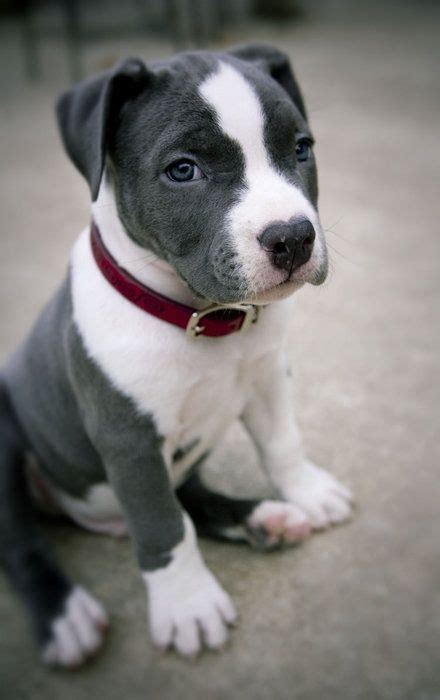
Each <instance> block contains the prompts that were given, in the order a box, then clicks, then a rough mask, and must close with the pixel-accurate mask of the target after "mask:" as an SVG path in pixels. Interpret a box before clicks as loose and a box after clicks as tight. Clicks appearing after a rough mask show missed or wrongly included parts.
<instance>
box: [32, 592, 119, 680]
mask: <svg viewBox="0 0 440 700" xmlns="http://www.w3.org/2000/svg"><path fill="white" fill-rule="evenodd" d="M107 626H108V620H107V615H106V613H105V611H104V609H103V607H102V606H101V604H100V603H98V601H97V600H95V599H94V598H92V596H91V595H90V594H89V593H87V592H86V591H85V590H84V589H83V588H81V587H79V586H75V588H73V590H72V591H71V593H70V594H69V596H68V598H67V600H66V603H65V610H64V612H63V614H62V615H59V616H58V617H57V618H56V619H55V620H54V621H53V622H52V624H51V638H50V639H49V641H48V642H47V643H46V645H45V646H44V648H43V652H42V659H43V661H44V663H46V664H48V665H50V666H62V667H64V668H76V667H77V666H80V665H81V664H82V663H84V662H85V661H86V660H87V659H88V658H89V657H91V656H94V654H96V652H97V651H98V649H99V648H100V647H101V645H102V643H103V639H104V632H105V630H106V628H107Z"/></svg>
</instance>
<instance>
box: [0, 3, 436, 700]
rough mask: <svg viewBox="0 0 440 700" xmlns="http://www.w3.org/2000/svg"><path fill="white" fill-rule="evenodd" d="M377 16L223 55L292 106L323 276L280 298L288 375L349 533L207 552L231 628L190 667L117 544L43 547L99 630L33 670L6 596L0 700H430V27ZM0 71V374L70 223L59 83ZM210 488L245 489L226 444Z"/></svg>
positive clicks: (317, 24) (257, 35) (417, 12)
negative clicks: (316, 214) (221, 645)
mask: <svg viewBox="0 0 440 700" xmlns="http://www.w3.org/2000/svg"><path fill="white" fill-rule="evenodd" d="M381 5H382V9H380V5H378V6H376V5H375V4H371V3H370V4H369V5H368V6H367V7H366V9H365V10H363V9H362V8H363V4H362V5H361V4H359V3H358V4H357V5H356V12H354V10H353V11H352V12H349V13H348V14H346V13H344V12H342V11H339V12H338V10H337V7H338V6H339V5H338V4H337V3H332V7H333V12H330V11H329V12H327V14H319V15H317V14H313V13H312V14H311V15H310V17H309V18H308V19H307V18H306V19H304V21H303V22H302V23H301V24H298V25H295V26H293V27H290V26H289V25H283V26H282V27H278V28H277V27H274V26H270V27H269V26H266V27H265V26H261V25H256V26H253V27H247V28H243V29H241V30H239V31H238V30H237V31H235V32H234V33H232V32H230V33H229V34H228V35H227V36H225V37H224V43H225V44H226V43H236V42H238V41H243V40H251V39H262V38H264V39H266V40H270V41H272V42H274V43H276V44H277V45H278V46H279V47H281V48H283V49H285V50H287V51H288V52H289V53H290V54H291V55H292V57H293V60H294V64H295V66H296V70H297V73H298V76H299V77H300V80H301V83H302V84H303V86H304V91H305V94H306V97H307V102H308V105H309V111H310V117H311V122H312V126H313V128H314V131H315V133H316V136H317V142H318V143H317V147H316V150H317V155H318V161H319V164H320V176H321V177H320V181H321V214H322V219H323V222H324V225H325V227H326V228H328V234H327V235H328V242H329V246H330V251H331V257H332V273H331V275H330V279H329V281H328V283H327V284H326V285H325V286H324V287H322V288H319V289H315V288H309V289H306V290H303V291H301V292H300V293H299V294H298V305H297V308H298V313H297V316H296V317H295V318H292V320H291V344H290V355H291V360H292V365H293V369H294V373H295V375H296V378H297V391H296V393H297V404H298V414H299V420H300V423H301V426H302V429H303V432H304V436H305V442H306V445H307V448H308V451H309V453H310V455H311V456H312V457H313V458H314V459H315V460H316V461H317V462H318V463H320V464H322V465H325V466H327V467H329V468H330V469H331V470H332V471H333V472H334V473H335V474H336V475H337V476H338V477H340V478H341V479H342V480H344V481H345V482H346V483H348V484H349V485H350V486H351V487H352V488H353V490H354V492H355V494H356V497H357V500H358V504H359V505H358V509H357V512H356V517H355V519H354V520H353V522H352V523H350V524H349V525H347V526H344V527H340V528H337V529H334V530H332V531H329V532H326V533H323V534H320V535H317V536H315V537H314V538H313V539H311V540H310V541H309V542H308V543H307V544H305V545H304V546H302V547H300V548H297V549H295V550H290V551H285V552H279V553H275V554H270V555H262V554H258V553H256V552H254V551H251V550H249V549H247V548H246V547H244V546H243V547H242V546H233V545H228V544H218V543H213V542H209V541H203V542H202V543H201V548H202V551H203V554H204V556H205V559H206V561H207V563H208V565H209V566H210V567H211V568H212V570H213V571H214V572H215V574H216V575H217V576H218V577H219V579H220V580H221V582H222V583H223V584H224V586H225V587H226V589H227V590H228V591H229V592H230V593H231V595H232V597H233V599H234V600H235V603H236V605H237V607H238V610H239V611H240V625H239V627H238V628H237V630H236V631H234V633H233V635H232V643H231V644H230V645H229V646H228V648H227V649H226V650H225V651H224V652H223V653H222V654H213V653H206V654H205V655H204V656H203V657H201V658H199V659H198V660H197V661H195V662H192V663H190V662H187V661H184V660H181V659H179V658H176V656H174V655H173V654H164V655H160V654H159V653H157V652H156V651H154V650H153V648H152V646H151V644H150V642H149V639H148V634H147V624H146V607H145V594H144V590H143V586H142V584H141V581H140V579H139V576H138V573H137V571H136V567H135V564H134V561H133V556H132V552H131V547H130V544H129V543H128V542H127V541H115V540H112V539H110V538H106V537H100V536H93V535H90V534H86V533H83V532H81V531H79V530H77V529H75V528H74V527H73V526H70V525H68V524H65V525H55V526H52V527H50V528H49V529H48V531H49V534H50V535H51V537H52V539H53V540H54V541H55V543H56V547H57V551H58V553H59V557H60V559H61V560H62V562H63V563H64V565H65V567H66V569H67V570H68V571H69V572H70V574H71V575H72V576H73V577H74V578H75V579H77V580H78V581H81V582H82V583H83V584H84V585H85V586H87V587H88V588H89V589H90V590H91V591H93V592H94V593H95V594H96V595H97V596H98V597H99V598H100V599H101V600H102V601H103V602H104V603H105V605H106V607H107V609H108V611H109V613H110V616H111V621H112V625H111V631H110V634H109V637H108V640H107V643H106V645H105V648H104V649H103V651H102V653H101V655H100V656H99V657H98V658H97V659H96V661H94V662H93V663H91V664H90V665H89V666H87V667H86V668H84V669H83V670H81V671H79V672H76V673H72V674H70V673H62V672H50V671H47V670H46V669H45V668H43V667H42V666H41V665H40V663H39V661H38V658H37V655H36V652H35V649H34V647H33V645H32V642H31V640H30V638H29V635H28V629H27V624H26V621H25V618H24V615H23V613H22V609H21V607H20V606H19V604H18V602H17V601H16V599H15V598H14V597H13V595H12V594H11V592H10V590H9V588H8V586H7V585H6V583H5V582H3V581H2V582H1V589H0V620H1V622H0V630H1V632H0V645H1V656H0V689H1V690H0V694H1V696H2V697H3V698H5V700H6V699H8V700H9V699H15V698H23V699H32V700H39V699H40V698H61V697H62V698H63V700H70V699H72V700H73V699H75V700H80V699H82V698H91V697H93V698H103V697H105V698H106V700H113V699H116V698H118V699H119V698H121V697H124V698H128V699H129V700H137V699H138V698H139V699H140V698H145V697H148V698H154V699H155V698H160V699H161V700H162V699H164V700H174V699H175V698H179V700H189V699H191V700H198V699H199V698H205V697H208V696H209V697H211V698H215V699H217V700H224V699H228V700H229V699H235V698H246V699H247V698H249V699H250V698H252V699H253V700H266V699H272V698H275V699H276V700H287V699H289V700H297V699H298V700H299V699H301V700H331V699H333V698H335V699H336V698H338V699H341V698H342V699H346V698H347V699H350V700H352V699H358V698H359V699H361V698H362V699H368V700H369V699H373V698H380V699H385V698H386V699H393V700H403V699H406V698H408V699H411V700H415V699H417V700H434V698H437V699H438V698H440V665H439V650H440V634H439V632H440V629H439V628H440V607H439V588H440V571H439V548H438V542H439V528H438V526H439V521H438V505H439V476H438V466H439V440H438V427H439V423H438V418H439V411H438V405H439V389H438V379H439V357H440V349H439V342H438V341H439V332H438V331H439V319H438V313H437V308H438V302H439V292H440V275H439V270H438V261H439V255H440V251H439V239H440V236H439V214H440V211H439V198H440V196H439V194H440V193H439V180H438V175H439V164H440V153H439V135H438V123H439V116H438V115H439V108H440V101H439V94H440V93H439V84H438V75H439V70H438V59H439V53H440V42H439V39H438V37H439V29H440V14H439V11H438V8H436V6H435V5H434V3H431V4H429V3H425V2H418V3H415V2H414V3H405V4H404V3H402V7H401V8H400V9H398V7H397V6H396V5H395V4H394V3H392V2H390V3H382V4H381ZM311 6H312V7H313V6H314V3H311ZM328 6H330V4H328ZM384 8H386V11H385V9H384ZM169 50H170V47H169V46H167V45H165V44H164V43H160V44H159V43H157V42H151V43H150V44H149V46H148V49H147V50H146V49H145V46H144V45H141V44H137V45H136V44H133V45H130V46H127V45H124V46H122V45H117V46H116V47H113V48H112V49H111V50H110V49H109V47H106V46H101V47H99V48H96V49H95V48H93V49H90V50H89V51H88V52H87V56H86V58H87V61H88V67H89V68H90V69H96V68H98V67H100V66H101V65H102V64H103V63H104V62H105V61H106V60H108V58H109V57H110V58H111V57H117V56H118V55H119V54H120V53H125V54H126V53H141V54H142V55H144V56H146V57H151V56H158V55H166V54H167V53H168V52H169ZM0 55H1V65H2V77H1V81H2V84H1V94H2V97H1V110H2V113H3V117H5V118H4V119H3V127H2V130H3V144H2V154H1V163H2V166H3V167H2V171H1V175H0V178H1V179H0V197H1V207H2V215H3V216H2V227H3V230H2V237H1V257H0V265H1V269H0V285H1V302H0V303H1V318H2V324H1V327H0V341H1V345H0V348H1V354H2V356H3V357H4V356H6V354H7V353H8V352H9V351H11V350H12V348H13V347H14V346H15V345H16V343H17V341H18V340H19V339H20V338H21V337H22V336H23V334H24V333H25V332H26V330H27V329H28V327H29V325H30V323H31V322H32V320H33V318H34V317H35V315H36V313H37V311H38V309H39V308H40V307H41V305H42V304H43V303H44V301H45V299H47V297H48V295H49V293H50V292H51V290H52V289H53V288H54V287H55V285H56V284H57V283H58V281H59V280H60V279H61V277H62V275H63V271H64V269H65V264H66V260H67V255H68V251H69V248H70V246H71V244H72V242H73V240H74V237H75V235H76V234H77V232H78V231H79V230H80V229H81V228H82V227H83V226H84V224H85V223H86V222H87V218H88V209H87V191H86V187H85V186H84V185H83V184H82V182H81V180H80V177H79V176H78V175H77V174H76V173H75V172H74V170H73V168H72V167H71V166H70V164H69V163H68V161H67V159H66V158H65V156H64V155H63V153H62V150H61V147H60V144H59V141H58V139H57V135H56V131H55V126H54V120H53V116H52V103H53V99H54V96H55V94H56V93H57V92H58V91H59V90H60V89H61V88H62V86H63V84H64V83H65V82H66V77H65V73H64V64H63V53H62V51H61V50H60V47H59V45H58V44H57V43H56V42H52V43H48V44H47V46H46V47H45V49H44V55H43V58H44V70H45V77H44V80H43V81H42V82H40V83H38V84H36V85H34V86H30V85H28V84H26V83H25V82H24V81H23V79H22V77H21V73H20V63H19V52H18V44H17V34H16V29H15V27H14V26H13V25H12V24H11V25H4V27H3V28H2V29H1V35H0ZM210 472H211V475H210V478H212V479H214V480H217V481H220V483H221V484H226V483H229V486H228V487H229V488H231V483H232V484H234V485H235V486H236V487H237V490H238V489H240V488H241V489H242V490H243V491H245V490H247V491H249V489H251V490H257V489H259V488H260V487H261V486H262V483H263V482H262V478H261V475H259V474H258V472H257V471H256V466H255V456H254V454H253V453H252V450H251V448H250V445H249V444H248V443H247V442H246V440H245V438H244V436H243V435H242V434H241V433H240V432H239V430H238V429H234V430H233V431H231V433H230V435H229V436H228V439H227V440H226V441H225V444H224V445H223V446H222V448H221V450H219V453H218V454H217V455H214V457H213V459H212V460H211V464H210ZM227 474H229V476H228V478H226V475H227ZM228 479H230V481H229V482H228Z"/></svg>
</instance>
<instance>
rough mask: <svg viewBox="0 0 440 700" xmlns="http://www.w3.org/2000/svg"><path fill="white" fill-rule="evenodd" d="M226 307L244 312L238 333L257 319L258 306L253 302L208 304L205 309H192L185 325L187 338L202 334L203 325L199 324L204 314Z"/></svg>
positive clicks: (225, 308) (226, 308)
mask: <svg viewBox="0 0 440 700" xmlns="http://www.w3.org/2000/svg"><path fill="white" fill-rule="evenodd" d="M228 309H232V310H234V311H241V312H242V313H244V319H243V323H242V324H241V326H240V329H239V333H241V332H242V331H244V330H245V329H246V328H249V326H251V325H252V324H253V323H256V322H257V321H258V313H259V307H258V306H254V305H253V304H238V303H237V304H211V305H210V306H207V307H206V309H201V310H200V311H194V313H192V314H191V316H190V318H189V321H188V324H187V326H186V335H187V336H188V337H189V338H198V337H199V336H200V335H203V331H204V330H205V326H203V325H200V321H201V320H202V319H203V318H204V317H205V316H208V315H209V314H212V313H214V312H215V311H225V310H228Z"/></svg>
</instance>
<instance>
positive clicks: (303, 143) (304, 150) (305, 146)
mask: <svg viewBox="0 0 440 700" xmlns="http://www.w3.org/2000/svg"><path fill="white" fill-rule="evenodd" d="M311 152H312V143H311V141H310V140H309V139H299V141H297V142H296V146H295V153H296V158H297V160H298V161H300V163H302V162H304V161H305V160H308V159H309V158H310V155H311Z"/></svg>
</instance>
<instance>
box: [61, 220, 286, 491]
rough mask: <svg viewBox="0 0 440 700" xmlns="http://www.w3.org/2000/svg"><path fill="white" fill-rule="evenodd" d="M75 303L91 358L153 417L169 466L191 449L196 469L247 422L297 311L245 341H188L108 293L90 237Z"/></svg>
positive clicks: (80, 246) (79, 265)
mask: <svg viewBox="0 0 440 700" xmlns="http://www.w3.org/2000/svg"><path fill="white" fill-rule="evenodd" d="M72 297H73V312H74V318H75V321H76V323H77V325H78V328H79V330H80V333H81V336H82V339H83V342H84V345H85V348H86V350H87V352H88V353H89V355H90V356H91V357H92V358H93V359H94V360H95V361H96V362H97V363H98V365H99V367H100V368H101V369H102V370H103V372H104V373H105V374H106V376H107V377H108V379H109V381H110V382H111V383H112V384H113V386H115V388H117V389H118V390H119V391H121V392H122V393H123V394H125V395H126V396H129V397H130V398H131V399H132V400H133V401H134V403H135V404H136V406H137V407H138V408H139V410H140V411H142V412H143V413H145V414H148V415H150V416H152V418H153V420H154V422H155V425H156V428H157V430H158V431H159V433H160V434H161V435H162V436H164V438H165V442H164V457H165V459H166V462H167V464H168V465H170V464H171V455H172V454H173V452H174V451H175V450H176V449H178V448H181V449H185V447H187V446H188V445H190V444H192V443H194V445H195V448H194V450H192V451H191V455H189V456H188V458H189V457H190V459H191V461H193V460H194V458H197V456H198V454H199V453H200V454H201V453H202V452H204V451H206V450H207V449H209V448H210V447H212V445H213V444H214V443H215V441H216V440H217V438H218V436H219V434H221V433H222V432H223V430H224V429H225V428H226V427H227V425H229V423H230V422H231V421H233V420H234V419H236V418H237V417H238V416H239V415H240V413H241V411H242V410H243V408H244V405H245V403H246V401H247V399H248V397H249V395H250V392H251V389H252V380H253V377H254V376H255V373H256V372H259V371H261V370H260V368H259V367H258V365H259V364H260V362H261V359H262V358H263V357H264V356H266V355H267V354H268V353H270V352H273V351H274V350H275V349H276V348H277V347H280V344H281V340H282V339H281V337H280V333H281V331H282V328H283V326H284V325H285V324H284V322H283V321H284V320H285V318H287V317H289V316H290V310H289V309H287V308H286V307H287V306H288V305H290V304H291V303H292V301H291V300H290V299H289V300H286V301H283V302H277V303H275V304H273V305H271V306H270V307H267V308H264V309H262V310H261V313H260V319H259V321H258V323H257V324H256V325H255V326H252V327H251V328H249V329H248V330H246V331H244V332H243V333H242V334H233V335H231V336H227V337H224V338H198V339H189V338H187V337H186V335H185V333H184V331H182V330H181V329H180V328H177V327H175V326H173V325H171V324H169V323H166V322H164V321H161V320H159V319H157V318H155V317H153V316H150V315H149V314H147V313H145V312H144V311H142V310H140V309H139V308H137V307H136V306H134V305H133V304H131V303H130V302H129V301H128V300H126V299H125V298H124V297H122V296H121V295H120V294H119V293H118V292H117V291H116V290H115V289H114V288H113V287H111V286H110V285H109V283H108V282H107V281H106V280H105V278H104V277H103V276H102V273H101V272H100V271H99V269H98V268H97V266H96V264H95V261H94V259H93V256H92V252H91V248H90V241H89V234H88V230H85V231H84V232H83V233H82V234H81V236H80V238H79V239H78V241H77V243H76V245H75V248H74V251H73V255H72ZM185 462H186V460H182V463H181V464H180V465H179V467H180V468H179V473H176V474H174V477H175V478H176V479H178V478H179V476H180V474H181V469H182V468H184V467H185V466H186V464H185Z"/></svg>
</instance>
